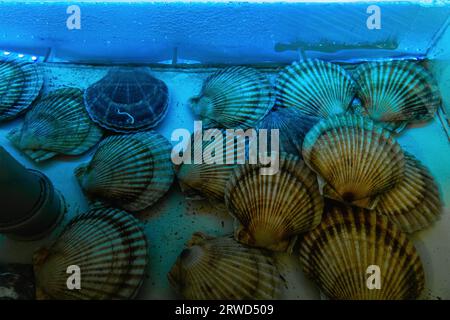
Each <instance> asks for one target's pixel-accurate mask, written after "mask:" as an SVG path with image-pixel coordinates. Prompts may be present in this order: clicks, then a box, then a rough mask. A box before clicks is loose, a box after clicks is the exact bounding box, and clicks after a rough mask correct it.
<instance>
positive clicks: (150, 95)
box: [84, 68, 169, 133]
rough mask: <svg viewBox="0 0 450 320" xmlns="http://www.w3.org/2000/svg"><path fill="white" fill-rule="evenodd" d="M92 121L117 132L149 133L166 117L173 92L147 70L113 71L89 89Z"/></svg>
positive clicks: (86, 96)
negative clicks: (170, 94) (170, 93)
mask: <svg viewBox="0 0 450 320" xmlns="http://www.w3.org/2000/svg"><path fill="white" fill-rule="evenodd" d="M84 101H85V104H86V109H87V112H88V113H89V115H90V116H91V118H92V120H94V121H95V122H96V123H98V124H99V125H100V126H102V127H103V128H105V129H107V130H111V131H114V132H124V133H129V132H138V131H148V130H150V129H151V128H154V127H156V126H157V125H158V124H159V123H160V122H161V121H162V120H163V119H164V117H165V116H166V114H167V110H168V103H169V90H168V88H167V85H166V84H165V83H164V81H162V80H160V79H157V78H155V77H154V76H152V75H151V74H150V72H149V71H148V69H147V68H118V69H112V70H110V71H109V72H108V74H107V75H106V76H105V77H103V78H102V79H100V80H99V81H98V82H96V83H94V84H93V85H91V86H90V87H89V88H87V89H86V91H85V94H84Z"/></svg>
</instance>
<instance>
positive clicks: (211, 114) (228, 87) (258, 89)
mask: <svg viewBox="0 0 450 320" xmlns="http://www.w3.org/2000/svg"><path fill="white" fill-rule="evenodd" d="M274 100H275V95H274V93H273V88H272V85H271V84H270V82H269V80H268V79H267V77H266V76H265V75H264V74H262V73H260V72H258V71H256V70H255V69H252V68H248V67H229V68H224V69H221V70H219V71H217V72H216V73H214V74H212V75H211V76H209V77H208V78H207V79H206V80H205V82H204V83H203V87H202V89H201V92H200V94H199V95H198V96H196V97H194V98H191V99H190V105H191V108H192V110H193V112H194V113H195V114H196V115H197V116H199V117H200V118H201V120H202V121H203V126H204V127H209V128H211V127H215V128H230V129H231V128H242V129H246V128H249V127H252V126H254V125H255V124H256V122H258V121H259V120H261V119H262V118H263V117H264V116H265V115H266V114H267V112H269V110H270V109H271V108H272V106H273V104H274Z"/></svg>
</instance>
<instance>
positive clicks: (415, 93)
mask: <svg viewBox="0 0 450 320" xmlns="http://www.w3.org/2000/svg"><path fill="white" fill-rule="evenodd" d="M355 80H356V82H357V83H358V86H359V92H358V96H359V98H360V99H361V102H362V105H363V107H364V111H365V113H366V114H367V115H368V116H369V117H371V118H372V119H373V120H374V121H376V122H380V123H381V124H383V125H384V126H386V127H387V128H389V129H398V130H397V131H399V130H401V129H402V128H403V127H404V126H405V125H406V124H408V123H412V122H420V121H428V120H431V119H432V118H433V116H434V114H435V113H436V111H437V108H438V107H439V105H440V103H441V97H440V93H439V89H438V85H437V83H436V81H435V80H434V79H433V76H432V75H431V73H430V72H429V71H428V70H426V69H425V68H423V67H422V66H420V65H418V64H417V63H413V62H410V61H383V62H371V63H365V64H362V65H361V66H359V67H358V68H357V69H356V70H355Z"/></svg>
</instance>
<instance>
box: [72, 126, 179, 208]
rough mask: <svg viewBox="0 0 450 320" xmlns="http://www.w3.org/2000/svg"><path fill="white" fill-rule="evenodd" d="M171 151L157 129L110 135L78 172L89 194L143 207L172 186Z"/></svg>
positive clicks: (127, 205) (113, 202)
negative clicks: (156, 131) (155, 130)
mask: <svg viewBox="0 0 450 320" xmlns="http://www.w3.org/2000/svg"><path fill="white" fill-rule="evenodd" d="M170 152H171V145H170V143H169V142H168V141H167V140H166V139H165V138H164V137H163V136H161V135H159V134H157V133H155V132H142V133H136V134H130V135H117V136H110V137H108V138H106V139H105V140H103V141H102V142H101V143H100V146H99V148H98V149H97V151H96V152H95V154H94V156H93V157H92V159H91V161H90V162H89V163H88V164H86V165H82V166H80V167H78V168H77V169H75V175H76V177H77V178H78V181H79V183H80V185H81V187H82V188H83V189H84V191H85V192H86V193H87V194H89V195H90V196H92V197H98V198H100V199H101V200H104V201H106V202H109V203H111V204H113V205H115V206H117V207H119V208H122V209H125V210H127V211H140V210H143V209H145V208H147V207H149V206H151V205H153V204H154V203H155V202H156V201H158V200H159V199H160V198H161V197H162V196H163V195H164V194H165V193H166V192H167V191H168V190H169V188H170V186H171V184H172V181H173V176H174V173H173V168H172V162H171V159H170Z"/></svg>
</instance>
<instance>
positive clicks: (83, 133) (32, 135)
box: [9, 88, 103, 162]
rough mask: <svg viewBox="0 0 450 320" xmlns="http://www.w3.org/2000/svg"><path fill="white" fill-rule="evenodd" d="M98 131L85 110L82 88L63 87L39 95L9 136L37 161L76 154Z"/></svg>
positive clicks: (93, 141)
mask: <svg viewBox="0 0 450 320" xmlns="http://www.w3.org/2000/svg"><path fill="white" fill-rule="evenodd" d="M102 135H103V133H102V130H101V129H100V128H99V127H97V126H96V125H95V124H94V123H93V122H92V121H91V119H90V118H89V116H88V114H87V112H86V110H85V107H84V103H83V92H82V91H81V90H80V89H76V88H66V89H58V90H55V91H53V92H51V93H49V94H48V95H46V96H44V97H43V98H41V99H40V100H39V101H38V102H37V103H36V104H35V105H34V106H33V108H32V109H31V110H30V111H29V112H28V113H27V115H26V117H25V122H24V124H23V126H22V128H20V129H18V130H13V131H11V132H10V134H9V139H10V140H11V141H12V142H13V143H14V144H15V145H16V147H17V148H19V149H21V150H22V151H23V152H25V153H26V154H27V155H28V156H30V157H31V158H32V159H33V160H34V161H36V162H39V161H43V160H47V159H49V158H51V157H54V156H55V155H57V154H63V155H80V154H82V153H84V152H86V151H88V150H89V149H90V148H92V147H93V146H94V145H95V144H97V143H98V142H99V141H100V139H101V137H102Z"/></svg>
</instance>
